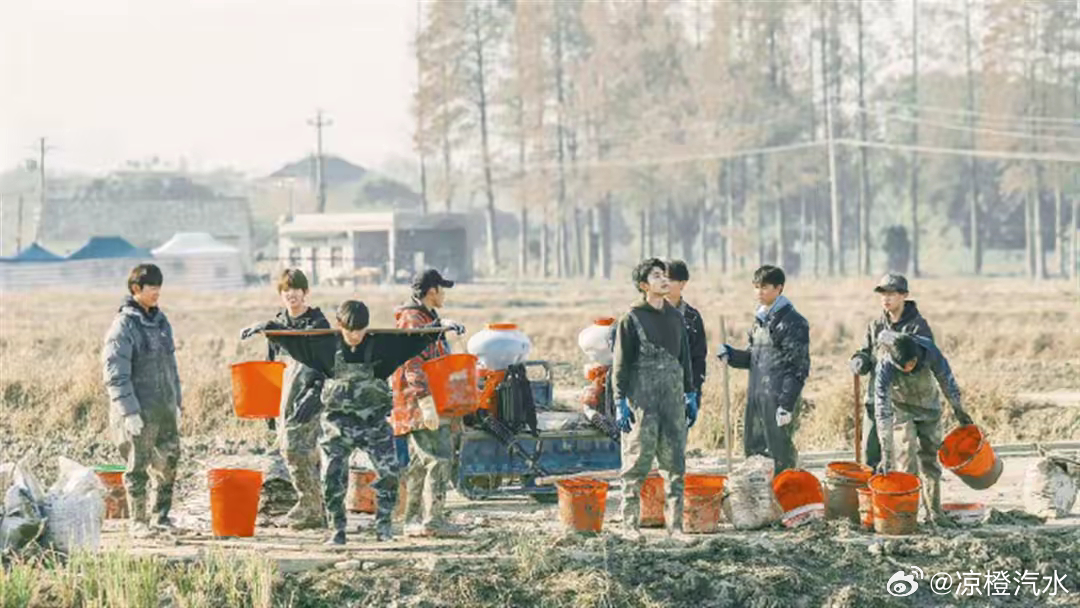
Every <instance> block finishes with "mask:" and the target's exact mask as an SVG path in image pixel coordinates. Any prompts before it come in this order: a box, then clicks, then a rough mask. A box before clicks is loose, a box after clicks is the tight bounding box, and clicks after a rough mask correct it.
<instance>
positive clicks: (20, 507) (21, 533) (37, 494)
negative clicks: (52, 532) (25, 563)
mask: <svg viewBox="0 0 1080 608" xmlns="http://www.w3.org/2000/svg"><path fill="white" fill-rule="evenodd" d="M0 491H3V498H4V503H3V505H2V508H0V553H6V552H13V551H18V550H20V549H22V548H23V547H25V546H26V545H28V544H30V543H31V542H33V541H34V539H36V538H37V537H38V536H39V535H40V534H41V528H42V525H43V523H44V519H45V518H44V514H43V512H42V505H43V503H44V501H45V496H44V493H43V492H42V490H41V484H40V483H38V481H37V478H35V477H34V475H33V473H31V472H30V471H29V468H28V467H27V466H26V464H25V463H24V462H19V463H18V464H13V463H5V464H2V465H0Z"/></svg>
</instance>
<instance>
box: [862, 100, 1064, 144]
mask: <svg viewBox="0 0 1080 608" xmlns="http://www.w3.org/2000/svg"><path fill="white" fill-rule="evenodd" d="M852 109H853V110H854V111H855V112H858V113H863V114H867V115H875V113H874V112H871V111H869V110H862V109H859V108H857V107H853V108H852ZM883 118H885V119H886V120H896V121H899V122H906V123H914V124H919V125H925V126H927V127H932V128H937V129H949V130H953V131H962V132H966V133H983V134H986V135H993V136H996V137H1012V138H1017V139H1037V140H1057V141H1064V142H1073V143H1080V137H1070V136H1066V135H1036V134H1033V133H1030V132H1023V131H1003V130H1000V129H992V128H988V127H972V126H968V125H960V124H955V123H946V122H938V121H935V120H927V119H923V118H910V117H907V116H899V115H897V114H885V115H883Z"/></svg>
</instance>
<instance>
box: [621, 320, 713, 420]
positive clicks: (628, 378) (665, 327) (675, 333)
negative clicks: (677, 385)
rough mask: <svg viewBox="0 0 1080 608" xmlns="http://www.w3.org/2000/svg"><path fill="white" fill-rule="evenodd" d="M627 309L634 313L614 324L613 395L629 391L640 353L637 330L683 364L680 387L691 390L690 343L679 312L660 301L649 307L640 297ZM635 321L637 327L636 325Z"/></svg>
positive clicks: (624, 394)
mask: <svg viewBox="0 0 1080 608" xmlns="http://www.w3.org/2000/svg"><path fill="white" fill-rule="evenodd" d="M630 311H631V312H633V313H635V314H634V317H633V320H631V317H630V315H624V316H623V317H622V318H621V319H619V323H618V324H617V325H616V326H615V360H614V363H613V364H612V366H611V374H612V377H613V378H614V379H615V386H614V387H613V390H614V397H615V400H616V401H618V400H619V399H621V398H622V397H626V396H628V395H629V393H630V388H631V386H632V384H633V380H634V374H635V370H636V369H637V366H638V361H637V358H638V357H639V356H640V354H641V343H642V340H641V334H642V332H643V333H644V335H645V338H646V339H647V340H648V341H649V342H651V343H652V344H654V345H656V346H659V347H661V348H663V349H664V350H666V351H667V352H668V353H669V354H671V356H672V357H674V358H675V359H676V360H677V361H678V362H679V364H680V365H682V366H683V368H684V369H683V391H684V392H687V393H692V392H693V391H694V373H693V370H692V364H691V361H690V344H689V338H688V337H687V335H686V326H685V325H684V323H683V318H682V315H680V314H679V311H677V310H675V308H674V307H673V306H672V305H671V304H668V303H667V302H664V307H663V308H662V309H656V308H653V307H652V306H651V305H650V304H649V303H648V302H646V301H644V300H640V301H638V302H637V303H636V304H634V305H633V306H632V307H631V308H630ZM637 325H640V326H641V327H640V328H638V327H637Z"/></svg>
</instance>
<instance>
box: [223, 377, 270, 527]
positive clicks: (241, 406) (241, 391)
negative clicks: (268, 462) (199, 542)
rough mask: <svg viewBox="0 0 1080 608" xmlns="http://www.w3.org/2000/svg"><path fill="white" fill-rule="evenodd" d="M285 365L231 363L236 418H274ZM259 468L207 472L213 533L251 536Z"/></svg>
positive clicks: (257, 506)
mask: <svg viewBox="0 0 1080 608" xmlns="http://www.w3.org/2000/svg"><path fill="white" fill-rule="evenodd" d="M284 381H285V364H284V363H281V362H280V361H248V362H246V363H236V364H234V365H233V366H232V389H233V412H234V413H235V414H236V415H237V417H239V418H264V419H265V418H277V417H278V414H280V413H281V389H282V385H283V384H284ZM262 481H263V476H262V471H255V470H252V469H232V468H220V469H210V471H209V472H208V473H207V479H206V482H207V487H208V488H209V489H210V525H211V528H212V529H213V531H214V536H254V535H255V517H256V515H257V514H258V512H259V496H260V495H261V494H262Z"/></svg>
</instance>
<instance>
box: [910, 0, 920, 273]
mask: <svg viewBox="0 0 1080 608" xmlns="http://www.w3.org/2000/svg"><path fill="white" fill-rule="evenodd" d="M911 19H912V22H911V24H912V30H911V32H912V33H911V104H912V105H911V111H912V113H913V114H914V116H913V118H914V120H912V121H911V145H913V146H918V145H919V0H911ZM911 274H912V275H914V276H919V153H918V152H914V151H912V153H911Z"/></svg>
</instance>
